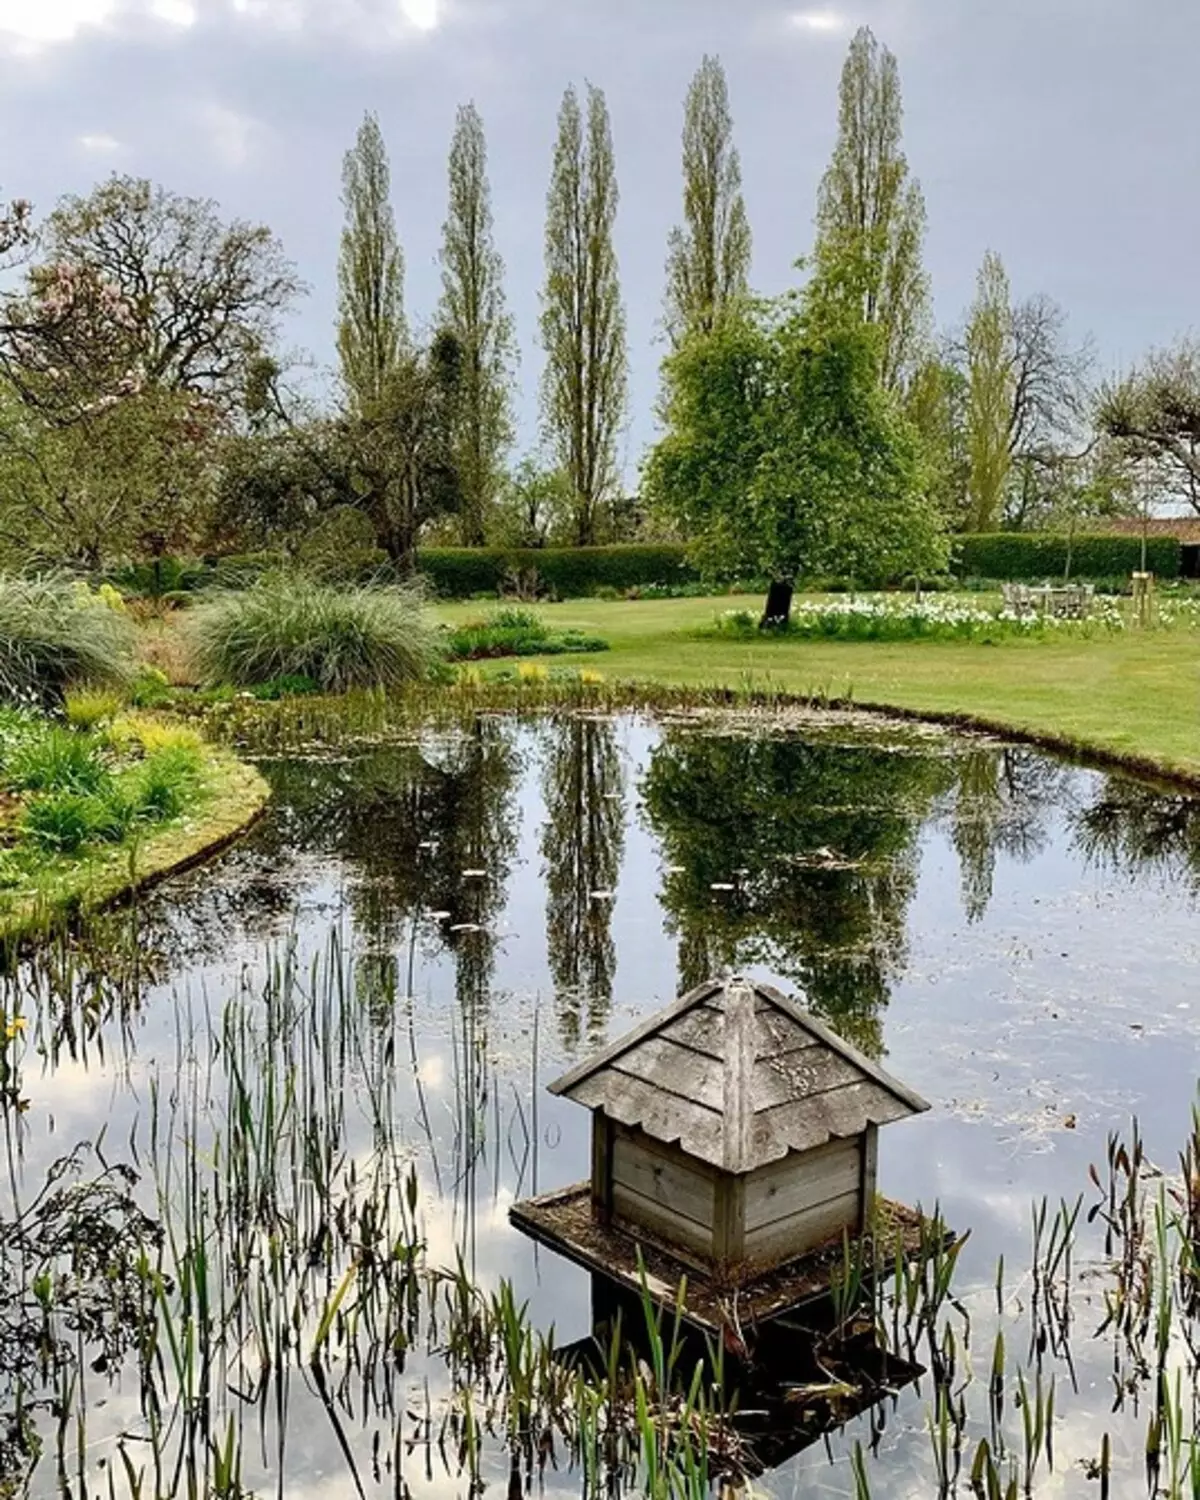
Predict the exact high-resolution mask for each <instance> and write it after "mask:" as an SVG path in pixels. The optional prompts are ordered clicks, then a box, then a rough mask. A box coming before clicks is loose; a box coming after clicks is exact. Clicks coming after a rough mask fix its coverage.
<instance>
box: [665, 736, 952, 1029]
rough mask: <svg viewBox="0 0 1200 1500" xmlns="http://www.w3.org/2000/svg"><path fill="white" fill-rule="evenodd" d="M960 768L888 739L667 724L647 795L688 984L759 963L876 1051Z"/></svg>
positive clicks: (683, 974) (683, 975) (682, 980)
mask: <svg viewBox="0 0 1200 1500" xmlns="http://www.w3.org/2000/svg"><path fill="white" fill-rule="evenodd" d="M951 774H952V773H951V771H950V768H949V765H948V763H947V762H946V761H945V760H942V759H939V758H937V757H934V756H926V755H922V754H920V753H910V752H907V751H905V752H897V751H896V750H895V749H894V748H892V749H889V748H887V747H883V746H864V745H851V746H846V745H838V744H829V743H819V742H813V741H805V740H796V739H765V740H764V739H757V740H752V739H741V738H714V737H707V736H698V735H696V734H694V733H689V732H687V731H673V732H669V733H668V734H667V736H666V737H665V739H664V740H663V742H662V744H661V745H660V746H659V747H658V748H657V749H656V750H655V751H654V752H653V753H652V756H651V760H650V766H649V769H648V771H647V773H646V777H645V781H644V783H643V788H642V793H643V798H644V801H645V805H646V810H647V815H648V817H649V821H650V824H651V826H652V828H653V829H654V831H655V832H656V833H657V834H658V836H659V837H660V839H661V840H662V844H663V851H664V854H665V857H666V860H667V863H668V872H667V875H666V877H665V882H664V887H663V894H662V900H663V902H664V904H665V906H666V907H667V910H668V912H669V913H670V920H671V925H672V927H673V928H674V930H675V932H676V933H677V934H678V937H679V946H680V985H681V987H686V986H689V985H692V984H695V983H699V982H700V981H701V980H702V979H706V978H710V977H712V976H713V975H714V974H716V973H720V972H721V971H728V970H731V969H737V968H745V967H747V966H749V965H751V964H758V965H762V966H764V967H766V968H768V969H770V970H773V971H775V972H776V973H777V974H779V975H781V976H783V977H784V978H786V979H788V980H790V981H791V982H792V983H794V984H796V985H797V986H798V987H799V988H800V989H801V990H802V991H803V994H804V996H805V998H806V1002H807V1004H808V1005H809V1006H810V1007H811V1008H812V1009H813V1010H814V1011H816V1012H817V1013H818V1014H820V1015H822V1016H824V1017H825V1018H826V1019H827V1020H828V1021H829V1022H830V1023H831V1025H833V1026H834V1027H835V1028H836V1029H837V1030H838V1031H839V1032H841V1033H842V1034H843V1035H845V1036H847V1037H849V1038H850V1039H851V1040H853V1041H855V1042H856V1043H857V1044H858V1045H859V1046H861V1047H863V1048H864V1049H866V1050H867V1051H869V1052H873V1053H875V1054H878V1053H879V1052H880V1051H881V1050H882V1011H883V1008H884V1007H885V1006H886V1004H887V1001H888V996H889V992H890V986H891V983H892V980H893V977H894V975H895V973H896V971H897V969H898V968H899V967H900V965H901V963H902V962H903V959H904V953H905V925H906V917H907V911H908V905H909V902H910V900H911V898H912V895H913V892H914V890H915V887H916V873H917V859H916V852H917V834H918V831H919V827H920V824H921V821H922V820H923V818H924V817H925V816H927V814H928V812H929V809H930V806H931V804H932V801H933V799H934V798H935V797H936V796H937V795H938V793H939V792H941V791H942V790H944V788H945V786H946V783H947V780H948V778H949V776H950V775H951ZM725 886H733V889H732V890H722V889H721V887H725Z"/></svg>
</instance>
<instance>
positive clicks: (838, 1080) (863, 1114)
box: [550, 978, 929, 1283]
mask: <svg viewBox="0 0 1200 1500" xmlns="http://www.w3.org/2000/svg"><path fill="white" fill-rule="evenodd" d="M550 1088H551V1092H552V1093H555V1094H560V1095H563V1096H564V1097H566V1098H568V1099H573V1100H575V1101H576V1102H577V1103H579V1104H583V1105H585V1106H586V1107H587V1108H588V1109H590V1110H591V1111H592V1119H593V1127H592V1132H593V1133H592V1142H593V1147H592V1179H591V1212H592V1218H593V1220H594V1221H595V1223H596V1224H597V1227H601V1226H604V1227H607V1228H611V1229H616V1230H619V1231H623V1232H625V1233H626V1234H627V1235H629V1236H632V1237H633V1238H635V1239H637V1240H639V1241H642V1240H644V1241H646V1242H647V1243H649V1244H652V1245H655V1246H657V1247H658V1248H660V1249H662V1250H665V1251H667V1252H669V1253H670V1254H671V1255H673V1256H675V1257H678V1258H679V1259H680V1260H682V1261H684V1262H685V1263H689V1264H692V1265H694V1266H697V1267H698V1268H699V1269H701V1270H702V1271H704V1272H706V1273H707V1274H709V1275H713V1276H717V1277H719V1278H720V1279H721V1280H722V1281H724V1282H726V1283H728V1282H730V1281H732V1282H735V1283H736V1282H737V1281H738V1280H740V1279H742V1278H744V1277H746V1276H750V1275H757V1274H761V1273H762V1272H764V1271H770V1270H772V1269H773V1268H775V1267H779V1266H783V1265H785V1264H786V1263H788V1262H790V1261H794V1260H797V1259H799V1258H801V1257H803V1256H805V1255H807V1254H808V1253H809V1252H811V1251H813V1250H814V1249H815V1248H816V1247H818V1246H820V1245H823V1244H826V1243H827V1242H829V1241H831V1240H840V1238H841V1236H842V1234H843V1231H846V1232H849V1233H850V1234H851V1235H852V1236H854V1235H858V1234H860V1233H862V1231H863V1230H864V1228H865V1227H866V1224H867V1220H868V1216H869V1214H870V1211H871V1207H872V1204H873V1202H874V1199H875V1176H876V1151H877V1142H878V1135H879V1127H880V1126H881V1125H889V1124H891V1122H892V1121H893V1120H902V1119H904V1118H905V1117H906V1116H908V1115H914V1114H918V1113H920V1112H921V1111H923V1110H926V1109H928V1108H929V1106H928V1105H927V1104H926V1103H925V1101H924V1100H923V1099H921V1098H920V1097H919V1096H918V1095H917V1094H915V1093H913V1091H912V1090H911V1089H909V1088H906V1087H905V1085H904V1084H902V1083H900V1082H898V1080H896V1079H895V1078H892V1077H891V1076H890V1075H889V1074H888V1073H886V1072H885V1071H884V1070H883V1069H882V1068H880V1067H878V1066H877V1065H876V1064H875V1063H874V1062H872V1061H871V1060H870V1058H868V1057H865V1056H864V1055H863V1054H862V1053H861V1052H859V1051H857V1050H856V1049H855V1048H854V1047H851V1046H850V1045H849V1044H848V1043H846V1042H844V1041H842V1040H841V1038H840V1037H837V1036H835V1035H834V1034H833V1033H832V1032H831V1031H829V1030H828V1029H827V1028H826V1027H825V1026H823V1025H821V1023H820V1022H819V1021H817V1020H816V1019H815V1018H814V1017H813V1016H811V1015H809V1014H808V1013H807V1011H805V1010H803V1009H802V1008H801V1007H800V1006H799V1005H797V1004H795V1003H794V1002H793V1001H791V1000H788V999H787V998H786V997H785V996H783V995H781V994H780V993H779V992H778V991H777V990H775V989H772V988H771V987H770V986H769V985H764V984H757V983H751V982H749V981H747V980H744V979H740V978H735V979H731V980H729V981H728V982H727V983H722V982H714V983H710V984H705V985H701V986H700V987H699V988H698V989H695V990H692V991H691V992H690V993H689V994H687V995H685V996H683V998H682V999H680V1000H677V1001H676V1002H675V1003H674V1004H673V1005H670V1006H668V1007H667V1008H666V1009H665V1010H663V1011H661V1012H659V1014H658V1015H655V1016H653V1017H651V1018H650V1020H648V1021H646V1022H645V1023H644V1024H643V1025H641V1026H639V1027H637V1028H636V1029H635V1030H633V1031H631V1032H630V1033H629V1034H628V1035H627V1036H624V1037H621V1038H620V1039H619V1040H618V1041H616V1042H614V1043H612V1045H611V1046H609V1047H607V1048H606V1049H605V1050H604V1051H603V1052H601V1053H600V1054H599V1055H598V1056H596V1057H593V1058H591V1059H590V1060H588V1061H587V1062H584V1063H582V1064H581V1065H580V1066H579V1067H577V1068H574V1069H572V1071H571V1072H569V1073H567V1074H566V1075H565V1076H564V1077H562V1078H560V1079H559V1080H558V1081H557V1082H556V1083H553V1084H551V1086H550Z"/></svg>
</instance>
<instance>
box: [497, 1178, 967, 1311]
mask: <svg viewBox="0 0 1200 1500" xmlns="http://www.w3.org/2000/svg"><path fill="white" fill-rule="evenodd" d="M876 1212H877V1215H878V1224H879V1228H880V1230H881V1232H882V1234H883V1236H884V1241H885V1242H884V1244H883V1245H882V1246H881V1254H880V1257H879V1262H878V1264H879V1269H880V1271H881V1272H882V1273H884V1274H886V1273H888V1272H890V1271H891V1270H892V1268H893V1267H894V1266H895V1263H896V1259H897V1251H899V1253H900V1254H901V1255H903V1256H907V1255H915V1254H917V1253H918V1251H919V1250H920V1248H921V1240H922V1225H923V1224H924V1223H926V1222H927V1220H925V1219H924V1217H923V1216H922V1215H921V1214H919V1213H918V1212H917V1211H916V1210H915V1209H912V1208H907V1207H906V1206H905V1205H904V1204H902V1203H894V1202H892V1201H891V1200H889V1199H885V1198H880V1199H877V1207H876ZM509 1219H510V1220H511V1222H512V1223H513V1225H514V1226H515V1227H516V1228H517V1229H519V1230H521V1231H522V1232H523V1233H524V1234H527V1235H529V1236H530V1238H532V1239H534V1240H537V1241H539V1242H540V1243H541V1244H543V1245H546V1246H548V1247H549V1248H550V1249H551V1250H554V1251H556V1252H557V1253H558V1254H560V1255H563V1256H565V1257H566V1258H567V1259H568V1260H572V1261H574V1262H575V1263H576V1264H577V1265H580V1266H583V1267H584V1268H585V1269H587V1270H589V1271H594V1272H599V1273H600V1274H601V1275H603V1276H607V1277H610V1278H611V1279H612V1280H613V1281H614V1282H616V1283H617V1284H618V1286H621V1287H624V1288H625V1289H626V1290H628V1291H630V1292H633V1293H634V1294H635V1295H637V1294H640V1292H641V1289H642V1286H643V1273H642V1270H641V1269H639V1264H638V1255H639V1251H640V1253H641V1265H642V1267H644V1285H645V1288H646V1291H647V1292H648V1293H649V1295H650V1296H651V1297H652V1298H653V1299H654V1301H655V1302H657V1303H658V1304H659V1305H660V1306H661V1307H663V1308H664V1309H666V1310H667V1311H669V1312H672V1313H673V1312H674V1311H675V1310H676V1308H677V1307H678V1308H679V1311H680V1313H681V1315H682V1316H683V1317H684V1318H685V1319H686V1320H687V1321H688V1322H689V1323H690V1324H692V1326H693V1327H695V1328H697V1329H699V1330H700V1331H701V1332H703V1333H705V1334H716V1335H718V1336H720V1335H721V1334H722V1333H723V1332H724V1330H725V1329H727V1328H729V1327H731V1326H732V1327H735V1328H736V1327H741V1328H751V1327H754V1326H756V1325H763V1324H767V1323H770V1322H772V1321H773V1320H775V1319H778V1318H782V1317H785V1316H786V1315H788V1314H795V1313H797V1312H799V1311H801V1310H802V1309H805V1308H808V1309H810V1310H811V1312H812V1313H813V1314H814V1321H815V1322H819V1321H820V1320H819V1318H817V1317H816V1316H815V1315H816V1314H818V1313H819V1311H820V1306H821V1304H824V1303H827V1302H828V1299H829V1294H830V1290H831V1287H832V1284H833V1277H834V1275H835V1274H836V1273H837V1271H838V1270H839V1269H840V1268H841V1266H842V1264H843V1263H844V1258H845V1250H844V1244H843V1240H842V1237H841V1236H840V1235H839V1236H837V1237H836V1238H834V1239H831V1240H830V1241H829V1242H828V1243H826V1244H824V1245H821V1246H818V1247H817V1248H816V1249H814V1250H811V1251H809V1252H808V1253H807V1254H806V1255H804V1256H802V1257H801V1258H800V1259H798V1260H794V1261H790V1262H788V1264H786V1265H783V1266H778V1267H776V1268H775V1269H774V1270H771V1271H765V1272H763V1273H761V1274H759V1275H753V1276H751V1277H750V1278H748V1279H747V1280H745V1281H743V1282H741V1283H739V1284H738V1285H736V1286H734V1285H731V1284H729V1283H727V1282H724V1281H722V1280H719V1279H718V1278H717V1277H715V1276H714V1275H712V1273H711V1272H705V1271H703V1270H701V1269H700V1268H699V1267H697V1266H694V1265H688V1264H686V1263H685V1262H684V1261H682V1260H680V1259H679V1257H678V1256H676V1255H674V1254H673V1253H672V1252H671V1251H670V1250H669V1249H668V1248H667V1247H666V1246H665V1245H662V1244H660V1243H658V1242H657V1241H655V1240H654V1239H652V1238H651V1237H649V1236H645V1235H640V1236H638V1237H637V1238H635V1237H634V1236H633V1235H632V1234H629V1233H627V1232H625V1231H624V1230H622V1229H619V1228H617V1227H616V1226H615V1225H606V1224H602V1223H599V1222H598V1221H597V1220H596V1218H595V1217H594V1215H593V1212H592V1188H591V1184H590V1183H587V1182H580V1183H576V1184H575V1185H574V1186H573V1187H568V1188H560V1189H559V1190H558V1191H557V1192H553V1193H544V1194H542V1195H541V1196H540V1197H537V1198H526V1199H524V1200H523V1201H522V1202H520V1203H515V1204H513V1206H512V1208H511V1209H509ZM947 1238H948V1239H949V1238H951V1237H950V1236H947ZM685 1282H686V1285H684V1288H683V1296H682V1302H681V1299H680V1287H681V1285H683V1284H684V1283H685Z"/></svg>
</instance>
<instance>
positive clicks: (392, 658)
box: [192, 576, 439, 693]
mask: <svg viewBox="0 0 1200 1500" xmlns="http://www.w3.org/2000/svg"><path fill="white" fill-rule="evenodd" d="M192 647H193V651H194V653H195V658H196V665H197V667H198V668H199V671H200V675H201V677H202V678H203V679H204V681H205V682H206V684H208V685H209V686H217V685H219V684H220V683H232V684H233V685H234V686H235V687H240V688H255V687H258V686H261V685H262V684H263V683H274V682H278V681H280V680H283V679H292V680H295V679H301V678H304V679H307V680H309V681H310V682H312V683H314V684H315V685H316V687H317V688H318V690H319V691H321V692H324V693H344V692H347V691H349V690H350V689H352V688H395V687H400V686H402V685H404V684H405V683H409V682H416V681H420V680H421V679H422V678H426V677H428V676H430V674H431V673H432V672H433V670H434V668H435V666H436V665H437V662H438V660H439V651H438V646H437V637H436V633H435V631H434V628H433V627H432V625H431V624H430V623H429V622H428V621H427V619H426V617H425V614H424V610H423V608H422V600H421V596H420V595H419V594H418V593H417V592H416V591H415V590H412V589H405V588H396V587H387V586H384V585H363V586H360V587H357V588H344V587H334V586H331V585H328V584H323V583H317V582H314V581H312V580H311V579H307V578H303V577H290V576H275V577H268V578H264V579H263V580H262V581H261V582H259V583H257V584H255V585H254V586H253V587H252V588H249V589H246V590H245V591H243V592H241V593H228V594H224V595H221V596H219V597H218V598H216V599H215V600H214V601H213V602H212V603H210V604H206V605H204V606H203V607H202V608H201V609H199V610H197V612H196V617H195V621H194V627H193V635H192Z"/></svg>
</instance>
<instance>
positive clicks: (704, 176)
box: [665, 56, 751, 347]
mask: <svg viewBox="0 0 1200 1500" xmlns="http://www.w3.org/2000/svg"><path fill="white" fill-rule="evenodd" d="M683 219H684V222H683V225H682V226H677V227H676V228H675V229H673V230H672V231H671V236H670V239H669V241H668V245H667V290H666V298H665V301H666V326H667V332H668V334H669V335H670V338H671V341H672V343H673V344H675V346H676V347H678V345H679V344H680V343H681V342H682V340H683V338H684V337H685V336H686V335H687V334H689V333H693V332H700V333H711V332H712V330H713V328H714V327H715V325H716V323H717V320H718V319H719V318H720V316H721V314H722V313H723V311H724V310H725V309H726V308H727V307H728V306H729V305H730V304H731V303H735V302H736V301H737V300H738V299H740V298H743V297H744V296H745V295H746V293H747V290H748V285H747V279H748V277H749V273H750V255H751V235H750V222H749V220H748V219H747V217H746V205H745V201H744V200H743V198H742V167H741V161H740V159H739V157H738V152H737V147H736V146H735V145H734V144H733V116H732V114H731V113H730V109H729V89H728V86H727V84H726V81H725V69H724V68H723V67H722V65H721V61H720V59H719V58H716V57H707V56H706V57H705V58H704V61H703V62H702V63H701V64H700V69H699V71H698V72H697V74H696V76H695V77H694V78H693V79H692V83H691V86H690V88H689V89H688V95H687V102H686V104H685V106H684V119H683Z"/></svg>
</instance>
